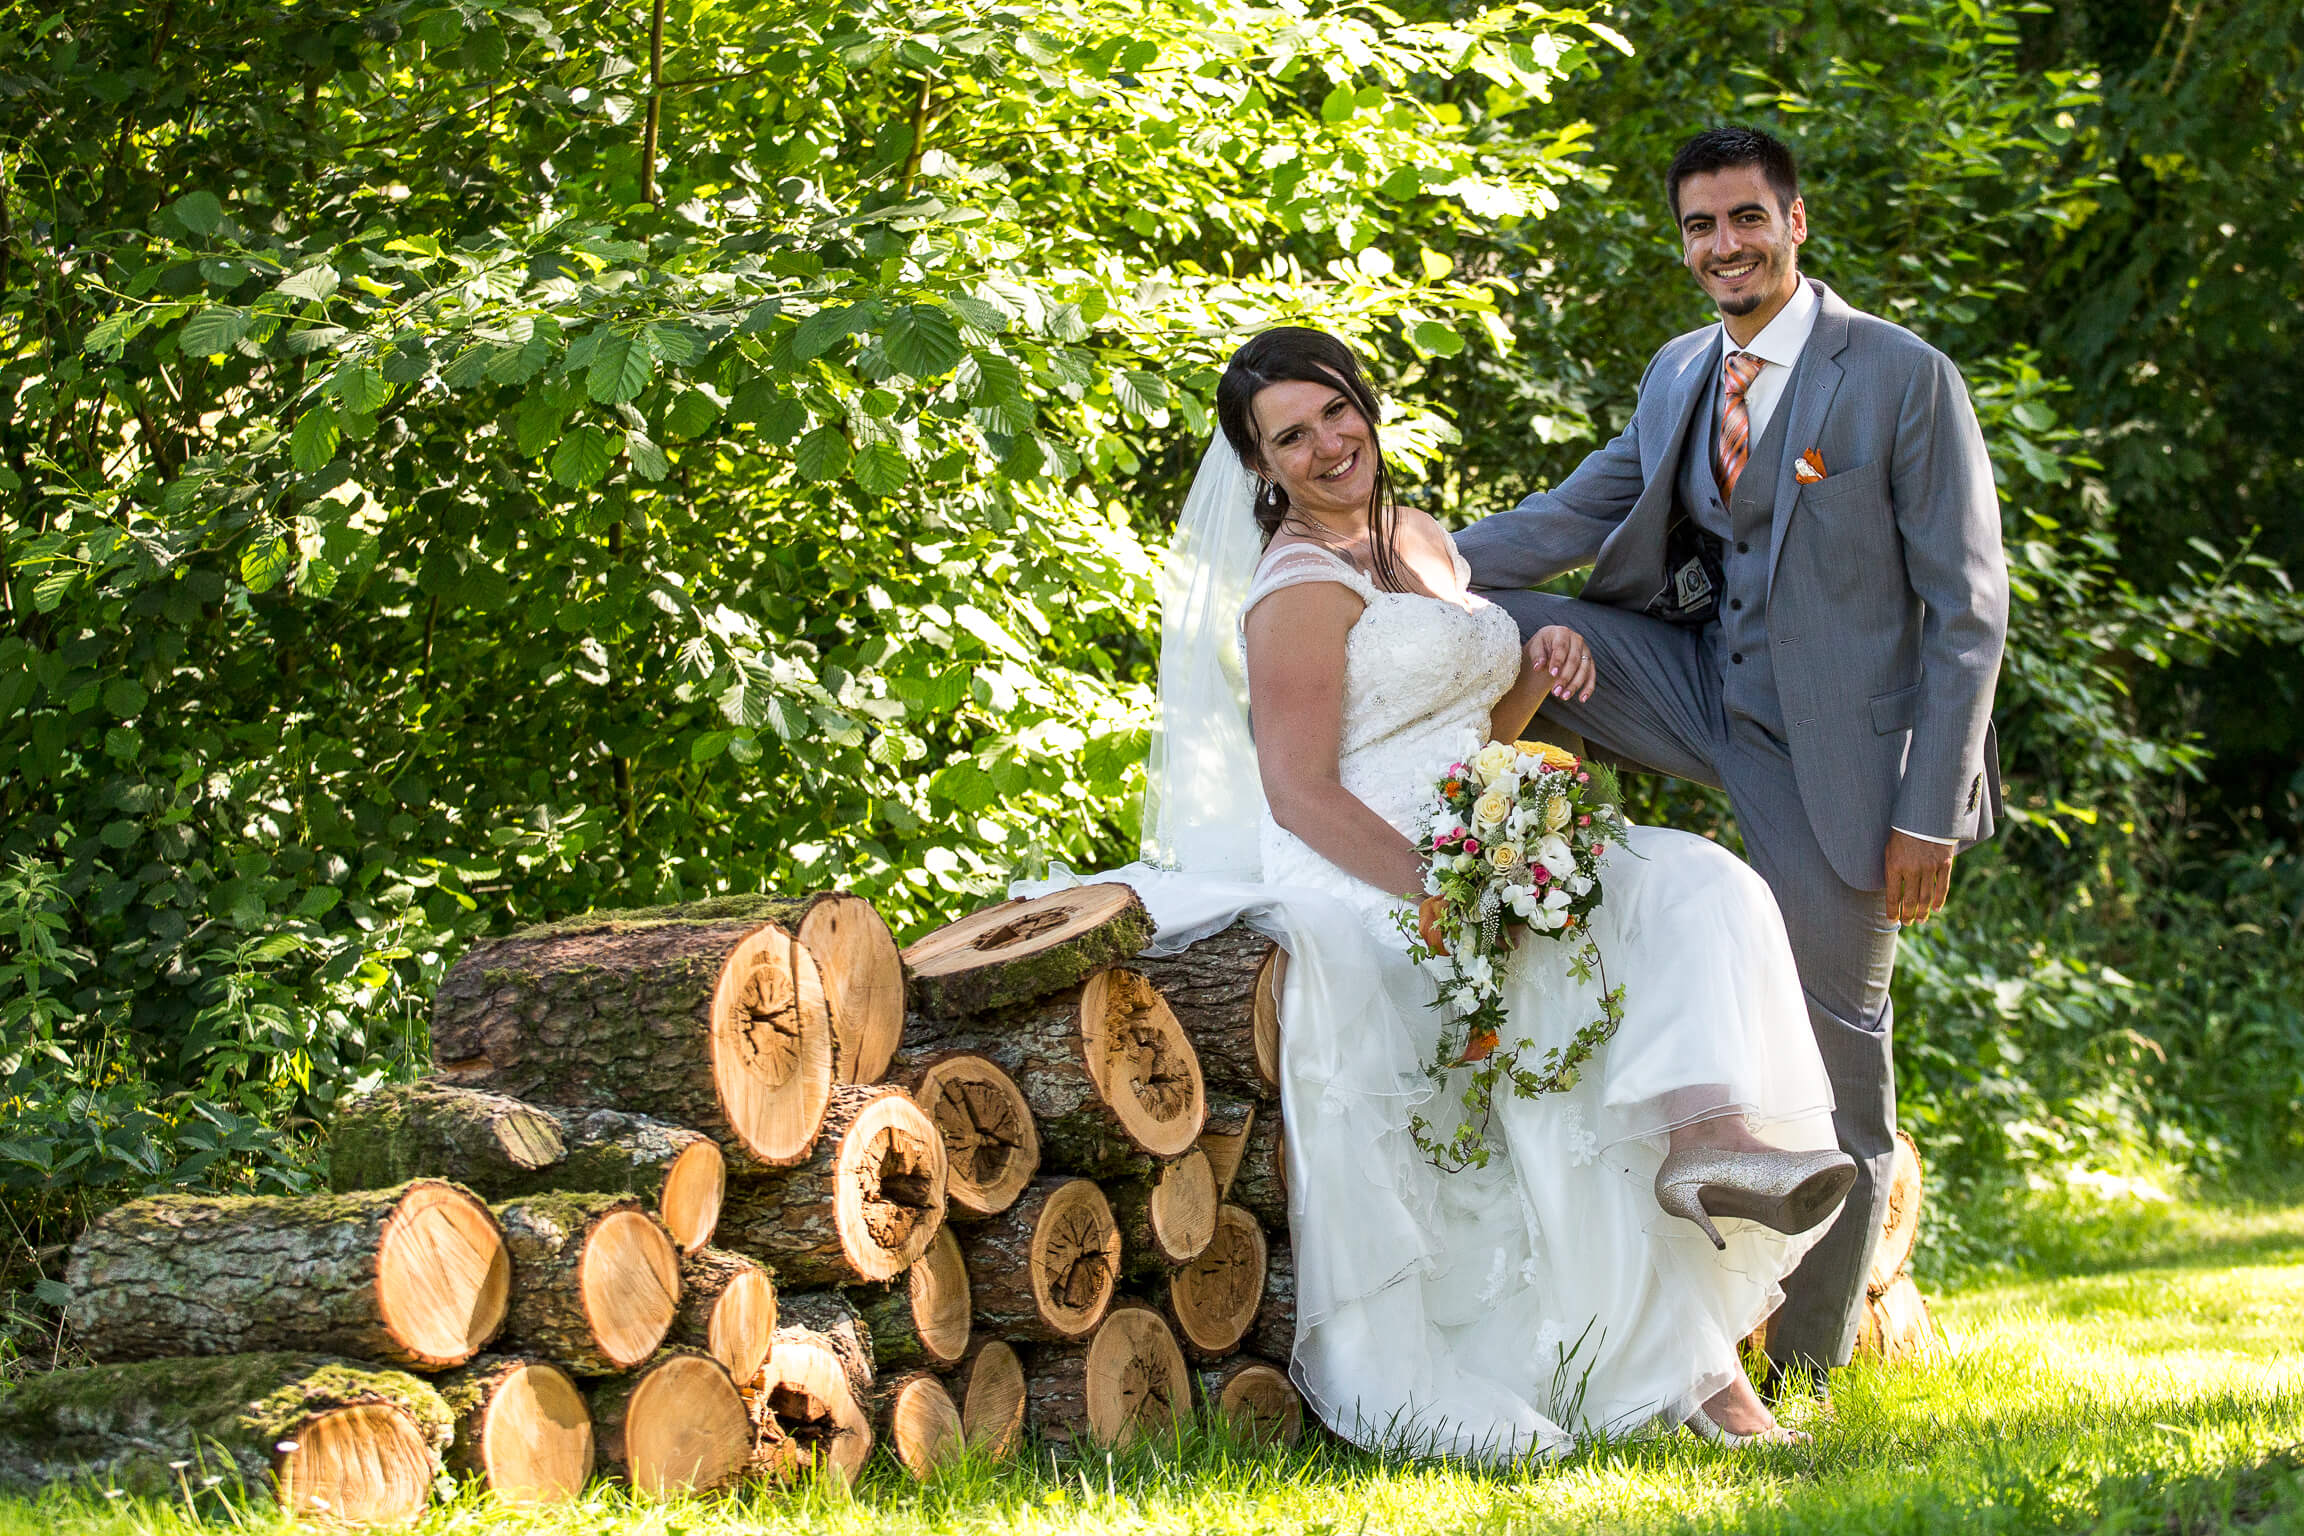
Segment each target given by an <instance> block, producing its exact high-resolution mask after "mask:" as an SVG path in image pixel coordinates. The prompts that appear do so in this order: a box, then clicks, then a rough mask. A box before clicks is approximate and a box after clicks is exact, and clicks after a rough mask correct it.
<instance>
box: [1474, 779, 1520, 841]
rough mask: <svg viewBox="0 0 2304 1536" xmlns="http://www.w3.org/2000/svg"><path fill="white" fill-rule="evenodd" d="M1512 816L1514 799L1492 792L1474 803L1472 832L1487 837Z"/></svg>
mask: <svg viewBox="0 0 2304 1536" xmlns="http://www.w3.org/2000/svg"><path fill="white" fill-rule="evenodd" d="M1511 814H1512V797H1511V796H1509V795H1505V794H1501V793H1499V792H1498V791H1496V790H1493V789H1492V790H1490V791H1488V793H1486V794H1484V795H1482V796H1481V797H1480V798H1479V799H1478V800H1475V801H1474V802H1473V803H1472V830H1473V831H1474V832H1477V833H1479V834H1480V835H1481V836H1483V837H1485V836H1487V835H1488V834H1489V833H1491V832H1493V831H1494V830H1495V829H1496V828H1498V827H1500V826H1502V825H1504V818H1505V817H1507V816H1509V815H1511Z"/></svg>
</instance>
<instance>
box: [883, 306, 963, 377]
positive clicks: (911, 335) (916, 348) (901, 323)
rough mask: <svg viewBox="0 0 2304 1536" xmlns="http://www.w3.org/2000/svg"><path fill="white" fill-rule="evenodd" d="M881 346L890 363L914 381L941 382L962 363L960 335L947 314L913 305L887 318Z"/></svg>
mask: <svg viewBox="0 0 2304 1536" xmlns="http://www.w3.org/2000/svg"><path fill="white" fill-rule="evenodd" d="M882 344H883V345H884V346H885V348H886V350H887V353H888V360H889V361H890V362H891V363H894V364H895V365H896V366H897V368H899V369H901V370H902V371H903V372H905V373H908V374H911V375H912V376H913V377H914V378H920V379H932V378H940V377H942V376H943V375H944V374H947V373H949V372H951V371H952V365H953V364H955V363H957V362H958V361H959V360H960V355H961V346H960V333H959V332H958V331H957V330H955V329H954V328H953V325H952V322H951V321H950V320H949V319H947V318H946V317H945V316H944V314H943V313H942V312H941V311H939V310H936V309H932V308H930V307H928V306H927V305H925V304H910V305H907V306H905V307H904V308H902V309H900V310H897V311H896V312H895V313H894V314H892V315H890V316H889V317H888V322H887V328H886V331H885V333H884V335H883V337H882Z"/></svg>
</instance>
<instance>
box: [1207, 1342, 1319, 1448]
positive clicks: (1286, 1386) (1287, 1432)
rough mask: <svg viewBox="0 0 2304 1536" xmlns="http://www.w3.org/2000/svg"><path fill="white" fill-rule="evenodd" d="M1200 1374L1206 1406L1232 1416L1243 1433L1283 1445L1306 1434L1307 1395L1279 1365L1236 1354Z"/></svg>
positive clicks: (1213, 1411)
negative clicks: (1305, 1410)
mask: <svg viewBox="0 0 2304 1536" xmlns="http://www.w3.org/2000/svg"><path fill="white" fill-rule="evenodd" d="M1197 1375H1198V1381H1199V1386H1200V1402H1201V1404H1202V1406H1204V1407H1206V1408H1207V1409H1208V1410H1209V1411H1210V1412H1211V1413H1214V1414H1218V1415H1221V1416H1222V1417H1223V1418H1225V1419H1228V1420H1230V1421H1231V1424H1232V1427H1233V1428H1234V1430H1236V1431H1237V1432H1239V1433H1240V1434H1243V1435H1245V1436H1247V1437H1248V1438H1249V1439H1251V1440H1272V1441H1277V1442H1279V1443H1280V1444H1282V1445H1294V1444H1296V1443H1297V1442H1298V1441H1299V1440H1301V1439H1303V1438H1304V1399H1303V1397H1302V1396H1301V1395H1299V1394H1298V1393H1297V1391H1296V1384H1295V1383H1294V1382H1292V1381H1290V1380H1289V1379H1288V1373H1287V1372H1286V1371H1284V1370H1282V1369H1281V1368H1280V1367H1279V1366H1276V1365H1272V1364H1269V1363H1267V1362H1266V1361H1262V1360H1258V1359H1255V1358H1254V1357H1252V1356H1249V1355H1235V1356H1234V1357H1233V1358H1231V1359H1229V1360H1223V1361H1219V1362H1218V1363H1216V1364H1215V1365H1212V1366H1209V1367H1208V1368H1207V1369H1205V1370H1202V1371H1200V1372H1198V1373H1197Z"/></svg>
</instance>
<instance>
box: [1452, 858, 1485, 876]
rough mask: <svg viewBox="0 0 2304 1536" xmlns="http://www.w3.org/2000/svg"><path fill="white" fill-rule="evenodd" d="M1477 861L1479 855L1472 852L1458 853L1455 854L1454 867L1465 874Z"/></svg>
mask: <svg viewBox="0 0 2304 1536" xmlns="http://www.w3.org/2000/svg"><path fill="white" fill-rule="evenodd" d="M1479 862H1480V860H1479V857H1478V856H1477V855H1474V854H1469V853H1460V854H1458V855H1456V868H1457V869H1458V870H1460V871H1462V872H1464V873H1467V874H1469V873H1470V872H1471V870H1472V868H1473V866H1474V865H1476V864H1478V863H1479Z"/></svg>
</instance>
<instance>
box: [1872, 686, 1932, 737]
mask: <svg viewBox="0 0 2304 1536" xmlns="http://www.w3.org/2000/svg"><path fill="white" fill-rule="evenodd" d="M1919 713H1920V685H1919V684H1918V683H1914V684H1913V685H1912V686H1911V687H1909V688H1898V689H1895V690H1893V691H1892V692H1889V693H1876V694H1874V695H1872V730H1873V733H1874V734H1875V735H1879V736H1886V735H1888V734H1889V733H1890V732H1892V731H1908V730H1910V729H1912V722H1913V721H1914V720H1915V719H1916V718H1918V716H1919Z"/></svg>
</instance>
